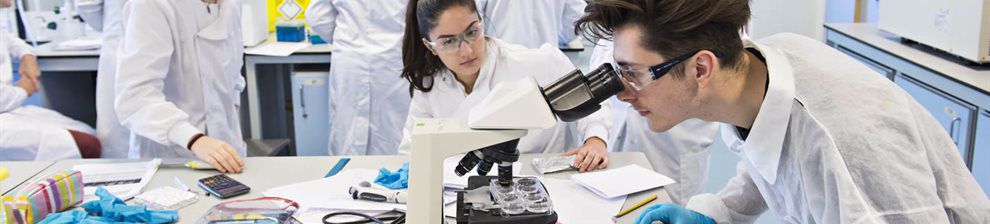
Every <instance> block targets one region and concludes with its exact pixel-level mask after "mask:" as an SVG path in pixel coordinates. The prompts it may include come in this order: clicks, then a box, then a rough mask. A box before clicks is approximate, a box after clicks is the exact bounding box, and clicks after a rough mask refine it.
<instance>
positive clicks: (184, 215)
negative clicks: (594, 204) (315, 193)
mask: <svg viewBox="0 0 990 224" xmlns="http://www.w3.org/2000/svg"><path fill="white" fill-rule="evenodd" d="M551 156H558V155H557V154H522V155H521V156H520V158H519V161H520V162H521V164H522V165H521V167H518V168H520V169H521V172H520V174H521V175H537V173H536V171H535V170H534V169H533V165H532V160H533V158H541V157H551ZM346 157H349V158H351V161H350V162H349V163H347V165H346V166H345V167H344V170H345V171H346V170H347V169H354V168H365V169H379V168H387V169H389V170H396V169H398V168H399V167H401V166H402V164H403V163H405V162H406V161H408V157H406V156H346ZM340 158H344V157H341V156H313V157H248V158H245V161H244V162H245V164H246V165H245V169H244V172H242V173H239V174H228V176H230V177H231V178H233V179H235V180H237V181H239V182H241V183H244V184H245V185H247V186H249V187H251V192H250V193H248V194H246V195H241V196H236V197H232V198H229V199H223V200H221V199H218V198H216V197H204V196H202V195H200V197H199V200H198V201H197V202H196V203H194V204H192V205H189V206H187V207H184V208H181V209H179V223H192V222H194V221H195V220H197V219H199V218H200V217H201V216H202V215H203V214H205V213H206V212H207V211H208V210H209V209H210V207H212V206H213V205H216V204H218V203H220V202H225V201H232V200H241V199H251V198H258V197H262V192H265V191H266V190H268V189H270V188H274V187H279V186H284V185H287V184H293V183H298V182H303V181H309V180H315V179H319V178H322V177H323V176H324V175H325V174H326V173H327V171H329V170H330V168H331V167H333V166H334V164H335V163H336V162H337V161H338V160H339V159H340ZM133 161H134V160H113V159H74V160H62V161H57V162H54V164H52V162H18V163H17V164H16V166H20V167H27V166H31V167H30V169H28V168H24V169H20V167H18V170H19V171H18V172H19V173H18V175H21V176H23V175H28V174H30V175H31V176H34V175H38V174H42V175H43V174H46V173H51V172H57V171H63V170H70V169H72V166H74V165H77V164H94V163H115V162H133ZM609 161H610V163H609V167H608V168H607V169H615V168H621V167H623V166H626V165H631V164H635V165H639V166H642V167H644V168H647V169H650V170H652V166H650V163H649V161H647V159H646V155H645V154H643V153H640V152H614V153H609ZM7 163H8V162H4V163H3V165H4V166H8V165H7ZM11 167H14V166H11ZM11 170H12V171H15V169H11ZM576 173H577V172H576V171H565V172H559V173H553V174H546V175H537V176H541V177H543V178H557V179H569V177H570V175H573V174H576ZM215 174H217V172H216V171H202V170H192V169H188V168H165V167H161V168H159V169H158V172H157V173H155V175H154V177H153V178H152V179H151V181H150V182H149V183H148V185H147V186H145V188H144V191H147V190H151V189H155V188H158V187H164V186H172V187H174V186H175V181H174V178H179V179H181V180H182V182H184V183H185V185H187V186H190V187H191V188H194V189H193V190H196V191H199V192H202V191H203V190H202V189H199V188H198V187H196V183H197V180H199V179H201V178H205V177H209V176H212V175H215ZM83 175H84V176H85V174H83ZM21 179H24V180H21ZM25 180H27V179H26V178H18V179H16V180H14V179H13V178H11V179H8V180H5V181H4V189H7V186H16V185H19V184H21V183H23V182H25ZM15 182H16V183H15ZM617 184H620V183H617ZM550 193H551V194H552V193H553V192H550ZM587 193H588V194H594V193H592V192H591V191H590V190H589V191H587ZM653 195H656V196H657V200H653V201H652V202H650V203H649V204H647V205H644V206H643V207H641V208H639V209H636V210H634V211H633V212H631V213H629V214H626V215H625V216H623V217H621V218H619V219H618V221H619V223H631V222H632V221H633V220H634V219H635V218H636V217H637V216H638V215H639V213H640V212H642V211H643V210H644V209H645V208H646V207H648V206H652V205H654V204H661V203H668V202H670V197H669V196H667V192H666V190H665V189H664V188H663V187H659V188H654V189H650V190H646V191H642V192H639V193H635V194H631V195H629V196H628V197H627V198H626V201H625V202H624V203H623V205H622V208H623V209H625V208H628V207H630V206H632V205H634V204H636V203H638V202H640V201H642V200H644V199H646V198H649V197H650V196H653ZM616 212H618V211H616ZM558 215H560V216H566V215H567V214H558ZM448 221H451V223H453V222H452V221H453V220H452V219H450V218H448Z"/></svg>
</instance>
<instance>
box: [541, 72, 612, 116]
mask: <svg viewBox="0 0 990 224" xmlns="http://www.w3.org/2000/svg"><path fill="white" fill-rule="evenodd" d="M624 88H625V87H624V86H622V81H621V80H620V79H619V74H618V73H616V71H615V68H613V67H612V65H611V64H609V63H604V64H602V65H601V66H599V67H598V68H596V69H595V70H592V71H591V72H590V73H588V75H587V76H585V75H583V74H582V73H581V70H576V69H575V70H574V71H572V72H571V73H568V74H567V75H565V76H564V77H561V78H560V79H557V80H556V81H554V82H553V83H551V84H549V85H547V86H546V87H544V88H543V95H544V97H546V100H547V102H548V103H549V104H550V109H551V110H553V113H554V114H556V115H557V117H559V118H560V120H562V121H565V122H571V121H575V120H578V119H581V118H584V117H586V116H588V115H591V114H592V113H594V112H595V111H598V109H600V108H601V103H602V102H603V101H605V100H607V99H608V98H609V97H612V96H614V95H615V94H619V92H622V90H623V89H624Z"/></svg>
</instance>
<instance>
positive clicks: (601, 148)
mask: <svg viewBox="0 0 990 224" xmlns="http://www.w3.org/2000/svg"><path fill="white" fill-rule="evenodd" d="M571 155H577V158H575V159H574V167H577V168H578V172H582V173H583V172H586V171H593V170H599V169H605V167H608V149H607V148H606V146H605V141H604V140H602V139H601V138H598V137H591V138H589V139H588V140H586V141H584V145H583V146H581V147H578V148H576V149H572V150H571V151H567V152H566V153H564V155H563V156H571Z"/></svg>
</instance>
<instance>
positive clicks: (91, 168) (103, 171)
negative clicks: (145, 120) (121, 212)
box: [72, 159, 162, 202]
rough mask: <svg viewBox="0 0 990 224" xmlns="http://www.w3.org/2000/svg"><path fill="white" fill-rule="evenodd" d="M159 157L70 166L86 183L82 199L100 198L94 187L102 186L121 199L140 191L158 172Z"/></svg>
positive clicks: (128, 197)
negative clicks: (142, 160) (128, 161)
mask: <svg viewBox="0 0 990 224" xmlns="http://www.w3.org/2000/svg"><path fill="white" fill-rule="evenodd" d="M161 163H162V160H161V159H154V160H151V161H147V162H132V163H106V164H83V165H75V166H72V169H73V170H78V171H79V172H81V173H82V175H83V180H85V182H86V184H85V187H83V192H84V194H85V196H83V201H84V202H86V201H91V200H96V199H100V198H99V197H96V189H97V188H99V187H103V188H104V189H107V191H109V192H110V193H111V194H113V195H114V196H117V197H118V198H120V199H122V200H127V199H130V198H131V197H134V196H135V195H138V194H139V193H141V190H142V189H144V186H145V185H148V182H149V181H151V178H152V177H153V176H155V172H158V165H160V164H161Z"/></svg>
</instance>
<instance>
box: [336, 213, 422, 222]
mask: <svg viewBox="0 0 990 224" xmlns="http://www.w3.org/2000/svg"><path fill="white" fill-rule="evenodd" d="M399 214H400V215H398V216H385V217H375V216H370V215H367V214H363V213H357V212H334V213H330V214H327V215H325V216H323V224H361V223H369V222H370V223H377V224H385V222H384V221H392V222H389V224H401V223H405V221H406V214H405V213H399ZM343 215H352V216H357V217H361V218H363V219H362V220H357V221H350V222H330V221H327V219H330V218H331V217H334V216H343Z"/></svg>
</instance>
